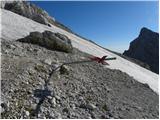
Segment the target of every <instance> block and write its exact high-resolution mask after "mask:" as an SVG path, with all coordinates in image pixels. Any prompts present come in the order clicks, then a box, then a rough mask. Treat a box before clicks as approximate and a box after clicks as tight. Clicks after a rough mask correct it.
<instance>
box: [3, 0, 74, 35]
mask: <svg viewBox="0 0 160 120" xmlns="http://www.w3.org/2000/svg"><path fill="white" fill-rule="evenodd" d="M1 8H3V9H6V10H9V11H12V12H14V13H17V14H19V15H22V16H24V17H27V18H29V19H32V20H34V21H36V22H39V23H41V24H45V25H48V26H52V25H55V26H57V27H60V28H62V29H64V30H67V31H68V32H72V31H71V30H70V29H69V28H67V27H66V26H64V25H63V24H61V23H59V22H58V21H56V20H55V19H54V18H53V17H51V16H50V15H49V14H48V13H47V12H46V11H45V10H43V9H41V8H39V7H37V6H36V5H34V4H31V3H29V2H27V1H7V2H6V1H2V2H1Z"/></svg>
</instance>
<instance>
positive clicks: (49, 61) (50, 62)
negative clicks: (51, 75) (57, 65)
mask: <svg viewBox="0 0 160 120" xmlns="http://www.w3.org/2000/svg"><path fill="white" fill-rule="evenodd" d="M44 63H46V64H48V65H51V64H52V60H51V59H50V58H48V59H45V60H44Z"/></svg>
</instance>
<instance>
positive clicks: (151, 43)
mask: <svg viewBox="0 0 160 120" xmlns="http://www.w3.org/2000/svg"><path fill="white" fill-rule="evenodd" d="M123 55H125V56H128V57H131V58H134V59H137V60H140V61H142V62H144V63H146V64H148V65H149V66H150V69H151V71H153V72H155V73H159V34H158V33H156V32H153V31H151V30H149V29H147V28H142V29H141V32H140V34H139V36H138V38H136V39H135V40H133V41H132V42H131V43H130V47H129V49H128V50H126V51H125V52H124V53H123Z"/></svg>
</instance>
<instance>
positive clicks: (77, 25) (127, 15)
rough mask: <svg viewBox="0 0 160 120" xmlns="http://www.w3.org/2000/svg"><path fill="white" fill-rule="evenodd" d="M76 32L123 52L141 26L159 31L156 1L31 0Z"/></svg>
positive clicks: (136, 35)
mask: <svg viewBox="0 0 160 120" xmlns="http://www.w3.org/2000/svg"><path fill="white" fill-rule="evenodd" d="M31 2H32V3H34V4H36V5H37V6H39V7H41V8H42V9H44V10H46V11H47V12H48V13H49V15H51V16H52V17H54V18H55V19H56V20H57V21H59V22H61V23H62V24H64V25H65V26H67V27H69V28H70V29H71V30H72V31H74V32H75V33H77V34H79V35H81V36H83V37H85V38H87V39H90V40H92V41H94V42H96V43H97V44H99V45H101V46H103V47H105V48H108V49H110V50H113V51H116V52H120V53H123V52H124V50H127V49H128V48H129V43H130V42H131V41H132V40H134V39H135V38H136V37H138V35H139V32H140V30H141V28H142V27H147V28H149V29H151V30H153V31H155V32H159V31H158V29H159V28H158V15H159V14H158V7H159V6H158V1H141V2H139V1H121V2H120V1H101V2H98V1H94V2H93V1H92V2H91V1H90V2H89V1H88V2H87V1H31Z"/></svg>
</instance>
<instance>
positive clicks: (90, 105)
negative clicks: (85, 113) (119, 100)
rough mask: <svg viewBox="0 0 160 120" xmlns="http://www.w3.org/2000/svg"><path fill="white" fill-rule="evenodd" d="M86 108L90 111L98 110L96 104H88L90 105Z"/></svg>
mask: <svg viewBox="0 0 160 120" xmlns="http://www.w3.org/2000/svg"><path fill="white" fill-rule="evenodd" d="M86 107H87V108H88V109H90V110H94V109H96V108H97V107H96V106H95V105H94V104H92V103H88V104H87V105H86Z"/></svg>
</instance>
